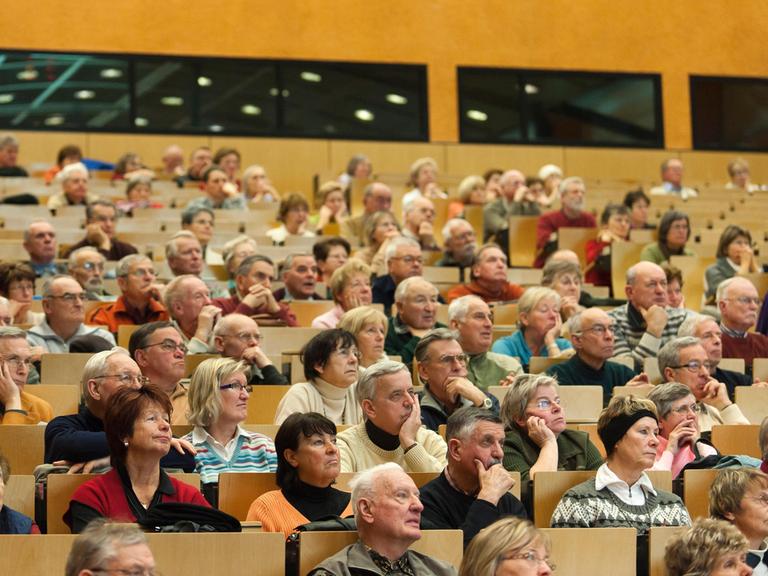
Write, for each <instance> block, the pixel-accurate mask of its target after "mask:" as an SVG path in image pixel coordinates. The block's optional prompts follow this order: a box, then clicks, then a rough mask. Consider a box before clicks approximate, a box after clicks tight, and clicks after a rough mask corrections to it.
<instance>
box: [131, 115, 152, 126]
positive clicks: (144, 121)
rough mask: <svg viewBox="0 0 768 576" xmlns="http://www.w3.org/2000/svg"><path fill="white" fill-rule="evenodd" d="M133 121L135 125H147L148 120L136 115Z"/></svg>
mask: <svg viewBox="0 0 768 576" xmlns="http://www.w3.org/2000/svg"><path fill="white" fill-rule="evenodd" d="M133 123H134V124H136V126H149V120H147V119H146V118H142V117H141V116H137V117H136V119H135V120H134V121H133Z"/></svg>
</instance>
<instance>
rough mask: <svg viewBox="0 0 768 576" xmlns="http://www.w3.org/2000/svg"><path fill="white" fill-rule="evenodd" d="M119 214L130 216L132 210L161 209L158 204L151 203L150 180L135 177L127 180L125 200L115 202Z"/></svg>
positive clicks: (160, 205) (143, 177)
mask: <svg viewBox="0 0 768 576" xmlns="http://www.w3.org/2000/svg"><path fill="white" fill-rule="evenodd" d="M116 206H117V209H118V210H119V211H120V213H121V214H127V215H132V214H133V210H134V208H162V207H163V204H162V203H160V202H152V179H151V178H147V177H146V176H136V177H133V178H131V179H129V180H128V185H127V186H126V187H125V199H123V200H118V201H117V202H116Z"/></svg>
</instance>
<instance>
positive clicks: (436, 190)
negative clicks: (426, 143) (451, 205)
mask: <svg viewBox="0 0 768 576" xmlns="http://www.w3.org/2000/svg"><path fill="white" fill-rule="evenodd" d="M407 185H408V186H412V187H413V189H412V190H411V191H410V192H408V193H407V194H406V195H405V196H403V206H407V205H408V204H410V203H411V202H412V201H413V200H415V199H416V198H418V197H420V196H424V197H425V198H447V197H448V195H447V194H446V193H445V192H443V191H442V190H440V186H439V185H438V184H437V161H436V160H435V159H434V158H419V159H418V160H416V161H415V162H414V163H413V164H411V170H410V178H409V180H408V184H407Z"/></svg>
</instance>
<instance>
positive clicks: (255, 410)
mask: <svg viewBox="0 0 768 576" xmlns="http://www.w3.org/2000/svg"><path fill="white" fill-rule="evenodd" d="M289 388H290V386H269V385H263V386H254V387H253V392H251V395H250V396H249V398H248V416H247V417H246V419H245V423H246V424H273V423H274V422H275V413H276V412H277V405H278V404H280V400H282V399H283V396H285V394H286V393H287V392H288V389H289Z"/></svg>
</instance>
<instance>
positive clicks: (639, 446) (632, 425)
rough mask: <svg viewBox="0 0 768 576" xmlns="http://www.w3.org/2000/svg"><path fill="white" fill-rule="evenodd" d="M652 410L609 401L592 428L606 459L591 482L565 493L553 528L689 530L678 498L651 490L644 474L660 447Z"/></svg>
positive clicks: (636, 401) (640, 402)
mask: <svg viewBox="0 0 768 576" xmlns="http://www.w3.org/2000/svg"><path fill="white" fill-rule="evenodd" d="M658 430H659V425H658V417H657V416H656V406H654V404H653V402H651V401H650V400H648V399H647V398H636V397H635V396H614V397H613V398H612V399H611V401H610V402H609V403H608V407H607V408H605V409H604V410H603V411H602V412H601V414H600V418H599V420H598V422H597V433H598V434H599V435H600V440H602V441H603V445H604V446H605V451H606V453H607V455H608V457H607V460H606V462H605V464H603V465H602V466H600V468H598V469H597V474H596V475H595V477H594V478H590V479H589V480H587V481H586V482H583V483H581V484H578V485H577V486H574V487H573V488H571V489H570V490H568V491H567V492H566V493H565V495H564V496H563V498H562V500H560V502H559V503H558V505H557V508H555V512H554V514H553V515H552V527H553V528H636V529H637V531H638V534H640V535H644V534H647V533H648V530H649V529H650V528H651V527H653V526H688V525H689V524H690V523H691V519H690V516H688V510H686V509H685V506H684V505H683V502H682V501H681V500H680V498H679V497H677V496H675V495H674V494H672V493H670V492H664V491H663V490H659V489H657V488H654V487H653V485H652V484H651V481H650V479H649V478H648V475H647V474H646V473H645V471H646V470H647V469H648V468H651V467H652V466H653V463H654V461H655V459H656V449H657V447H658V445H659V440H658V438H657V433H658Z"/></svg>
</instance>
